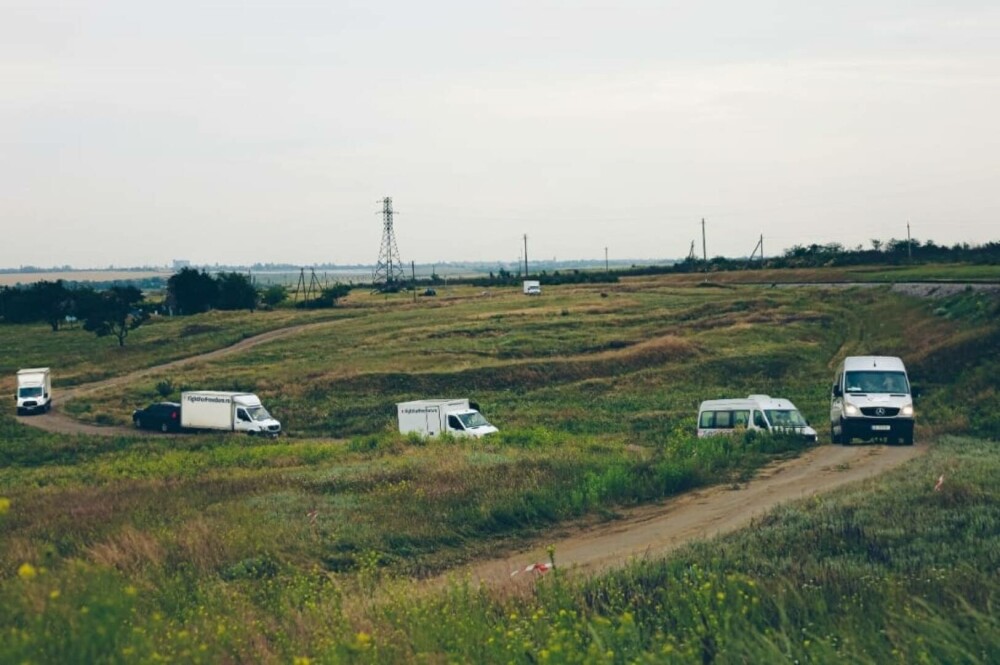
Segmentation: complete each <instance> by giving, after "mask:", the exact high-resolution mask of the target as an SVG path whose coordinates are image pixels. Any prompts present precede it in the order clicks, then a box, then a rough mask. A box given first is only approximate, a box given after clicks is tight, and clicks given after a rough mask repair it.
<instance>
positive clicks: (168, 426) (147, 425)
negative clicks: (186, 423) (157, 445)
mask: <svg viewBox="0 0 1000 665" xmlns="http://www.w3.org/2000/svg"><path fill="white" fill-rule="evenodd" d="M132 422H133V423H135V426H136V427H137V428H138V429H158V430H160V431H161V432H177V431H179V430H180V429H181V405H180V404H178V403H177V402H157V403H156V404H150V405H149V406H147V407H146V408H145V409H139V410H137V411H133V412H132Z"/></svg>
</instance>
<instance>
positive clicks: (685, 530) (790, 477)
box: [450, 444, 927, 587]
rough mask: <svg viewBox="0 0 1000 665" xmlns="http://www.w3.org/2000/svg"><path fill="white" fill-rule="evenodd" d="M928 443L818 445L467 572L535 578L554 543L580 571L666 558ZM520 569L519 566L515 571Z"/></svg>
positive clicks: (506, 581)
mask: <svg viewBox="0 0 1000 665" xmlns="http://www.w3.org/2000/svg"><path fill="white" fill-rule="evenodd" d="M926 449H927V447H926V446H925V445H918V446H885V445H875V444H871V445H854V446H834V445H822V446H817V447H816V448H813V449H811V450H809V451H807V452H806V453H805V454H803V455H802V456H800V457H797V458H795V459H791V460H782V461H780V462H775V463H774V464H772V465H770V466H768V467H766V468H765V469H764V470H763V471H762V472H761V473H760V474H758V475H757V476H756V477H755V478H754V479H753V480H751V481H750V482H749V483H747V484H746V485H742V486H740V487H739V488H738V489H734V488H731V487H728V486H726V487H721V486H720V487H712V488H709V489H705V490H699V491H696V492H691V493H689V494H685V495H683V496H679V497H676V498H673V499H670V500H668V501H665V502H663V503H661V504H658V505H652V506H642V507H640V508H635V509H632V510H629V511H627V512H625V513H624V514H623V515H622V517H621V518H620V519H617V520H614V521H612V522H605V523H602V524H596V525H592V526H586V527H579V526H577V527H567V528H564V529H562V530H561V533H560V532H558V531H557V532H554V533H553V534H552V535H551V537H549V538H547V539H546V540H545V541H543V542H538V543H537V545H536V546H535V547H533V548H531V549H528V550H525V551H521V552H516V553H511V554H510V555H509V556H505V557H503V558H499V559H494V560H491V561H486V562H482V563H478V564H476V565H474V566H471V567H468V568H467V569H465V571H464V572H468V573H469V574H470V576H471V579H472V580H473V581H478V582H480V583H483V584H487V585H490V586H506V587H510V586H514V587H518V586H523V585H526V584H530V583H531V581H532V580H533V579H534V576H535V574H534V573H530V572H528V573H525V572H524V569H525V568H526V567H527V566H530V565H531V564H535V563H547V562H548V560H549V557H548V553H547V552H546V548H547V547H548V546H549V545H554V546H555V560H556V565H557V566H559V568H560V569H562V570H570V571H573V572H574V573H577V574H580V573H582V574H590V573H596V572H600V571H602V570H607V569H609V568H615V567H620V566H622V565H624V564H626V563H627V562H628V561H630V560H633V559H642V558H645V557H650V558H656V557H661V556H663V555H664V554H666V553H668V552H670V551H671V550H674V549H676V548H678V547H680V546H682V545H684V544H686V543H688V542H690V541H693V540H701V539H705V538H711V537H712V536H715V535H718V534H721V533H726V532H729V531H735V530H736V529H739V528H741V527H744V526H746V525H748V524H749V523H750V521H751V520H752V519H753V518H754V517H757V516H760V515H762V514H764V513H765V512H767V511H768V510H770V509H771V508H774V507H775V506H777V505H778V504H781V503H785V502H788V501H792V500H795V499H800V498H803V497H809V496H812V495H814V494H818V493H820V492H825V491H829V490H831V489H833V488H835V487H838V486H841V485H844V484H847V483H850V482H854V481H858V480H863V479H866V478H871V477H873V476H876V475H878V474H880V473H882V472H884V471H886V470H888V469H891V468H893V467H896V466H898V465H900V464H902V463H904V462H906V461H908V460H911V459H913V458H914V457H916V456H918V455H920V454H922V453H923V452H924V451H926ZM514 571H521V572H519V573H518V574H517V575H516V576H514V577H511V573H512V572H514ZM450 575H451V576H453V575H455V571H453V572H452V573H450Z"/></svg>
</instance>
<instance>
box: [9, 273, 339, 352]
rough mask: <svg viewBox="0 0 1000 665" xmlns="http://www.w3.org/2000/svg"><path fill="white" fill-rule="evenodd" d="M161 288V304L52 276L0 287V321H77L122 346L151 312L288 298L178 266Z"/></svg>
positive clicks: (318, 301) (326, 295)
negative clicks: (51, 278) (32, 281)
mask: <svg viewBox="0 0 1000 665" xmlns="http://www.w3.org/2000/svg"><path fill="white" fill-rule="evenodd" d="M166 287H167V288H166V296H165V298H164V300H163V302H162V303H150V302H148V301H147V300H146V298H145V295H144V294H143V292H142V290H141V289H139V288H138V287H136V286H134V285H122V284H115V285H112V286H109V287H108V288H104V289H100V288H94V287H93V286H91V285H80V284H78V283H67V282H66V281H64V280H56V281H54V282H48V281H41V282H35V283H33V284H29V285H27V286H21V285H18V286H16V287H0V322H3V323H11V324H16V323H40V322H44V323H47V324H48V325H49V326H51V328H52V331H53V332H56V331H58V330H59V329H60V328H61V327H64V326H67V325H75V324H77V323H79V324H81V325H82V327H83V328H84V329H85V330H88V331H91V332H93V333H95V334H96V335H98V336H100V337H104V336H111V337H114V338H115V339H116V340H118V344H119V346H124V345H125V338H126V337H127V336H128V333H129V331H132V330H135V329H136V328H138V327H139V326H141V325H142V324H143V323H145V322H146V321H147V320H149V318H150V316H152V315H155V314H168V315H175V314H176V315H189V314H200V313H202V312H207V311H209V310H212V309H219V310H241V309H246V310H249V311H251V312H252V311H254V310H256V309H257V308H258V307H260V306H261V305H264V306H267V307H274V306H276V305H278V304H280V303H281V302H283V301H284V300H286V299H287V298H288V291H287V289H286V288H285V287H284V286H281V285H271V286H268V287H267V288H265V289H262V290H258V289H257V287H256V285H255V284H254V283H253V280H252V279H251V278H250V277H249V276H248V275H246V274H243V273H238V272H222V273H219V274H217V275H210V274H208V273H207V272H205V271H204V270H202V271H198V270H195V269H194V268H184V269H183V270H181V271H179V272H177V273H175V274H174V275H172V276H171V277H170V278H169V279H168V280H167V283H166ZM348 291H350V287H348V286H345V285H342V284H337V285H335V286H332V287H329V288H326V289H323V290H322V291H320V292H319V293H318V294H317V295H316V297H315V298H310V299H309V300H305V301H303V302H299V303H297V304H296V306H297V307H301V308H307V309H315V308H322V307H333V306H335V305H336V304H337V300H338V299H340V298H343V297H344V296H345V295H347V293H348Z"/></svg>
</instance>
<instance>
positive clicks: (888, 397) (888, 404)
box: [830, 356, 913, 446]
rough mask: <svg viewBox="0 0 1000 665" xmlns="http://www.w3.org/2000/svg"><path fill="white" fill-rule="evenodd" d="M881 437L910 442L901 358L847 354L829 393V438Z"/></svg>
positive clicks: (841, 440)
mask: <svg viewBox="0 0 1000 665" xmlns="http://www.w3.org/2000/svg"><path fill="white" fill-rule="evenodd" d="M851 439H863V440H865V441H870V440H871V439H885V440H886V441H888V442H889V443H898V442H902V443H904V444H906V445H907V446H911V445H913V396H912V394H911V391H910V379H909V377H907V375H906V367H905V366H904V365H903V361H902V360H900V359H899V358H894V357H892V356H851V357H848V358H844V361H843V362H842V363H840V366H839V367H837V373H836V375H834V377H833V389H832V391H831V394H830V440H831V441H833V442H834V443H842V444H844V443H850V442H851Z"/></svg>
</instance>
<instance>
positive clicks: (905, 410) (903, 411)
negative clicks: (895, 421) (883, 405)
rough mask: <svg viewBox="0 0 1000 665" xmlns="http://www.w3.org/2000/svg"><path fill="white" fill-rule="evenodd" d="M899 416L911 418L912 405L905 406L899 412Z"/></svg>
mask: <svg viewBox="0 0 1000 665" xmlns="http://www.w3.org/2000/svg"><path fill="white" fill-rule="evenodd" d="M899 415H901V416H912V415H913V405H912V404H907V405H906V406H904V407H903V408H902V409H901V410H900V412H899Z"/></svg>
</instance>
